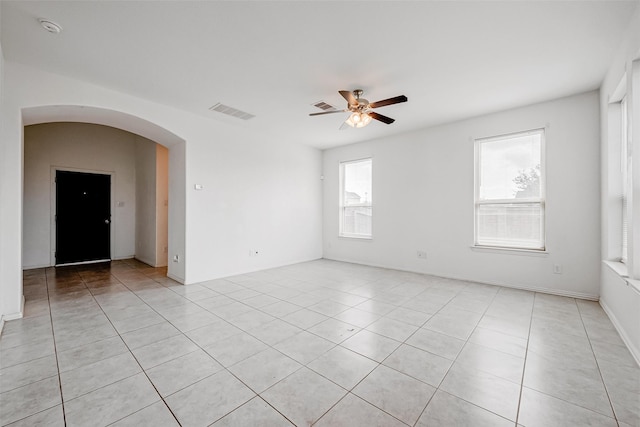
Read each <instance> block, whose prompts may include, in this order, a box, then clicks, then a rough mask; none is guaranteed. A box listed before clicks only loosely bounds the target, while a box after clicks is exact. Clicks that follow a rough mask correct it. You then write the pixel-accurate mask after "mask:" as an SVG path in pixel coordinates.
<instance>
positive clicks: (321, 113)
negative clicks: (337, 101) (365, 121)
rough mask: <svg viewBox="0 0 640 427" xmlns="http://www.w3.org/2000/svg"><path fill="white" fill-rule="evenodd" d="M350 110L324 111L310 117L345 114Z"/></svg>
mask: <svg viewBox="0 0 640 427" xmlns="http://www.w3.org/2000/svg"><path fill="white" fill-rule="evenodd" d="M345 111H349V110H335V111H322V112H320V113H311V114H309V115H310V116H322V115H323V114H333V113H344V112H345Z"/></svg>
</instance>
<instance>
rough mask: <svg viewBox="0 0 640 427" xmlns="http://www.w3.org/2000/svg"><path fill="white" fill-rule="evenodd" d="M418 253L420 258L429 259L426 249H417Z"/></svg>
mask: <svg viewBox="0 0 640 427" xmlns="http://www.w3.org/2000/svg"><path fill="white" fill-rule="evenodd" d="M416 255H417V256H418V258H420V259H427V253H426V252H425V251H416Z"/></svg>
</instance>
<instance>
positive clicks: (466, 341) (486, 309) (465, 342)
mask: <svg viewBox="0 0 640 427" xmlns="http://www.w3.org/2000/svg"><path fill="white" fill-rule="evenodd" d="M467 287H468V286H467ZM500 289H502V286H498V290H497V291H496V292H495V293H494V294H493V298H491V302H489V304H488V305H487V308H485V309H484V311H483V312H482V316H481V317H480V319H479V320H478V323H476V325H475V326H474V327H473V329H472V330H471V333H469V336H468V337H467V339H466V340H465V341H464V345H463V346H462V349H460V351H459V352H458V354H457V355H456V357H455V359H454V360H453V361H452V363H451V365H450V366H449V368H447V372H445V374H444V376H443V377H442V380H440V383H439V384H438V386H437V387H436V391H435V392H434V393H433V395H432V396H431V398H429V402H427V404H426V405H425V407H424V408H422V412H420V416H419V417H418V419H417V420H416V422H415V423H414V426H415V425H416V424H417V423H418V422H419V421H420V418H421V417H422V415H423V414H424V411H426V410H427V407H428V406H429V403H431V400H432V399H433V396H435V395H436V393H437V392H438V391H439V390H440V386H441V385H442V383H443V382H444V380H445V378H446V377H447V375H449V372H450V371H451V368H453V365H454V364H455V363H456V360H458V357H459V356H460V353H462V350H463V349H464V347H465V346H466V345H467V343H468V342H469V338H471V335H473V333H474V332H475V330H476V329H477V328H478V325H479V324H480V321H481V320H482V318H483V317H484V316H485V314H486V313H487V311H488V310H489V307H491V304H493V301H495V299H496V296H497V295H498V293H499V292H500ZM460 292H461V290H460V291H458V292H456V295H455V296H454V297H452V298H451V299H450V300H449V301H448V302H447V303H446V304H445V305H443V306H442V307H441V308H440V309H439V310H438V311H437V312H436V313H434V314H433V316H435V315H436V314H437V313H439V312H440V311H441V310H443V309H444V308H445V307H446V306H448V305H449V304H451V301H453V300H454V299H455V298H456V297H457V296H458V294H460ZM433 316H431V317H430V318H429V319H427V320H426V321H425V323H424V324H423V326H424V325H425V324H426V323H427V322H428V321H429V320H430V319H431V318H432V317H433ZM420 328H422V326H421V327H420ZM416 332H417V331H416ZM434 332H437V331H434ZM414 334H415V332H414ZM443 335H447V336H450V335H448V334H443ZM411 336H413V334H412V335H411ZM409 338H411V337H409ZM409 338H407V340H408V339H409ZM452 338H456V337H452ZM407 345H410V344H407ZM440 357H442V356H440ZM385 360H386V358H385ZM442 391H443V392H444V393H447V392H446V391H444V390H442ZM448 394H450V395H451V396H454V397H456V398H458V399H461V400H464V401H465V402H467V400H465V399H462V398H461V397H458V396H455V395H453V394H451V393H448ZM468 403H470V404H472V405H474V406H477V407H478V408H482V407H481V406H478V405H476V404H475V403H473V402H468ZM482 409H484V410H485V411H488V412H491V413H492V414H495V412H492V411H489V410H488V409H486V408H482ZM495 415H498V416H501V415H499V414H495Z"/></svg>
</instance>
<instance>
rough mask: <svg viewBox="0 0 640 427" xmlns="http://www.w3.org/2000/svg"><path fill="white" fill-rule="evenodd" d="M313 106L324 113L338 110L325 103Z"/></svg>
mask: <svg viewBox="0 0 640 427" xmlns="http://www.w3.org/2000/svg"><path fill="white" fill-rule="evenodd" d="M311 105H313V106H314V107H318V108H319V109H321V110H322V111H335V110H336V107H334V106H333V105H329V104H327V103H326V102H324V101H318V102H314V103H313V104H311Z"/></svg>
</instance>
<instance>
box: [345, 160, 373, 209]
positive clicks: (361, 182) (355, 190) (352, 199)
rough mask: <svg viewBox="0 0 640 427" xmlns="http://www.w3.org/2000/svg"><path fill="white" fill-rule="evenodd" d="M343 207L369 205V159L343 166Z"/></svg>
mask: <svg viewBox="0 0 640 427" xmlns="http://www.w3.org/2000/svg"><path fill="white" fill-rule="evenodd" d="M343 179H344V187H343V188H344V194H343V196H342V200H343V202H344V206H353V205H371V201H372V199H371V196H372V194H371V159H367V160H361V161H357V162H350V163H345V164H344V178H343Z"/></svg>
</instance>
